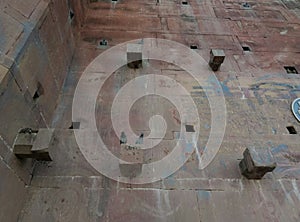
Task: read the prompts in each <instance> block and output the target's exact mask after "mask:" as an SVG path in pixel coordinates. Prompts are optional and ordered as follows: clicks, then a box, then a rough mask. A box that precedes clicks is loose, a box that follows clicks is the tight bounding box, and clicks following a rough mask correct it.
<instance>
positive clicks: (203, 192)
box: [198, 190, 211, 200]
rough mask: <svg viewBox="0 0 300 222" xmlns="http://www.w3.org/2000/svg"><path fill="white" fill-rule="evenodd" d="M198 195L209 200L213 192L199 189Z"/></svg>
mask: <svg viewBox="0 0 300 222" xmlns="http://www.w3.org/2000/svg"><path fill="white" fill-rule="evenodd" d="M198 197H199V199H200V200H209V199H210V197H211V193H210V191H206V190H199V191H198Z"/></svg>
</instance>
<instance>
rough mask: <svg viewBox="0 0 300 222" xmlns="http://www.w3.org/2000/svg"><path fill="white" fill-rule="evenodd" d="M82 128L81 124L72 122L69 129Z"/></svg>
mask: <svg viewBox="0 0 300 222" xmlns="http://www.w3.org/2000/svg"><path fill="white" fill-rule="evenodd" d="M79 128H80V122H72V124H71V126H70V127H69V129H79Z"/></svg>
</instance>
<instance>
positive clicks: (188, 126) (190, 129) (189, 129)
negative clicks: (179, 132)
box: [185, 125, 195, 132]
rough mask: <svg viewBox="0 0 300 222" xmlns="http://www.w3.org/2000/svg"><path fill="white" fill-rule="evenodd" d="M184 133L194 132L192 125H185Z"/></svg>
mask: <svg viewBox="0 0 300 222" xmlns="http://www.w3.org/2000/svg"><path fill="white" fill-rule="evenodd" d="M185 131H187V132H195V129H194V126H193V125H185Z"/></svg>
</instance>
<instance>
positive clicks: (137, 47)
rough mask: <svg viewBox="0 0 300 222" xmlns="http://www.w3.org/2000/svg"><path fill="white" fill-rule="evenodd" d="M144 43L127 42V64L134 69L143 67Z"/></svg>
mask: <svg viewBox="0 0 300 222" xmlns="http://www.w3.org/2000/svg"><path fill="white" fill-rule="evenodd" d="M142 59H143V55H142V45H141V44H132V43H130V44H127V66H128V67H129V68H132V69H137V68H140V67H142Z"/></svg>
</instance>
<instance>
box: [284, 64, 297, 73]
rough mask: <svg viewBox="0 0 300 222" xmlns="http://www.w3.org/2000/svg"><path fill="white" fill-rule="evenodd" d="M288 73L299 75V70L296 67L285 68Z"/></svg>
mask: <svg viewBox="0 0 300 222" xmlns="http://www.w3.org/2000/svg"><path fill="white" fill-rule="evenodd" d="M284 69H285V71H286V73H289V74H298V71H297V69H296V68H295V67H294V66H284Z"/></svg>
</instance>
